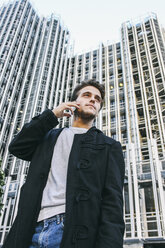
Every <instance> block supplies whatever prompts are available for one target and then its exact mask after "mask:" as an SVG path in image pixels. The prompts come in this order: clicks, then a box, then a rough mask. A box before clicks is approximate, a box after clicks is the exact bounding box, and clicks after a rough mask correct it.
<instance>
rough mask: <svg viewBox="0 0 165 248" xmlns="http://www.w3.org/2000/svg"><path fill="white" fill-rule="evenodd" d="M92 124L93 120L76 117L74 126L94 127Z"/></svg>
mask: <svg viewBox="0 0 165 248" xmlns="http://www.w3.org/2000/svg"><path fill="white" fill-rule="evenodd" d="M92 124H93V120H91V121H87V120H82V119H80V118H79V117H74V119H73V123H72V127H80V128H86V129H90V128H91V127H92Z"/></svg>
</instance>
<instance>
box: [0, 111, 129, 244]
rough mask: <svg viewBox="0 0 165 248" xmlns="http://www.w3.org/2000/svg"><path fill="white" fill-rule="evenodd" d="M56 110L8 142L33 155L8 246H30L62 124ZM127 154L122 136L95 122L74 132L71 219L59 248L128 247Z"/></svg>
mask: <svg viewBox="0 0 165 248" xmlns="http://www.w3.org/2000/svg"><path fill="white" fill-rule="evenodd" d="M57 124H58V120H57V118H56V116H55V115H54V114H53V112H52V111H51V110H46V111H44V112H43V113H42V114H41V115H39V116H36V117H34V118H33V119H32V121H31V122H30V123H27V124H25V125H24V127H23V129H22V130H21V131H20V133H19V134H18V135H17V136H16V137H15V138H14V140H13V141H12V142H11V144H10V146H9V151H10V152H11V153H12V154H14V155H15V156H16V157H18V158H21V159H23V160H27V161H31V164H30V167H29V172H28V175H27V179H26V182H25V184H24V185H23V187H22V189H21V195H20V200H19V206H18V213H17V217H16V219H15V221H14V224H13V226H12V228H11V230H10V232H9V234H8V236H7V238H6V241H5V243H4V245H3V248H28V247H29V245H30V242H31V239H32V235H33V232H34V228H35V225H36V222H37V219H38V215H39V211H40V207H41V200H42V193H43V190H44V187H45V185H46V182H47V178H48V173H49V170H50V165H51V158H52V155H53V150H54V145H55V143H56V140H57V138H58V135H59V134H60V132H61V131H62V129H53V128H54V127H55V126H56V125H57ZM123 182H124V159H123V154H122V149H121V144H120V142H117V141H115V140H114V139H112V138H109V137H107V136H105V135H104V134H103V133H102V132H101V131H100V130H98V129H97V128H96V127H92V128H90V129H89V130H88V131H87V132H86V133H85V134H75V137H74V141H73V145H72V149H71V153H70V157H69V162H68V171H67V186H66V219H65V226H64V233H63V238H62V242H61V246H60V248H122V247H123V233H124V221H123V195H122V191H123Z"/></svg>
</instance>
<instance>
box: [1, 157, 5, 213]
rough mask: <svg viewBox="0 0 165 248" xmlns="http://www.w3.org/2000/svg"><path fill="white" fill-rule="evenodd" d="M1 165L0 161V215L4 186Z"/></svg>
mask: <svg viewBox="0 0 165 248" xmlns="http://www.w3.org/2000/svg"><path fill="white" fill-rule="evenodd" d="M1 164H2V161H1V160H0V215H1V210H2V207H3V204H2V196H3V186H4V185H5V173H4V172H3V170H2V169H1Z"/></svg>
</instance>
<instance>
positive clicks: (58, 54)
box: [0, 0, 165, 248]
mask: <svg viewBox="0 0 165 248" xmlns="http://www.w3.org/2000/svg"><path fill="white" fill-rule="evenodd" d="M163 34H164V32H163V30H162V29H161V28H160V26H159V23H158V20H157V17H156V15H155V14H150V15H148V16H146V17H143V18H141V19H138V20H137V21H136V20H135V21H131V22H126V23H123V24H122V27H121V41H120V42H118V43H114V44H107V45H103V44H100V46H99V48H98V49H96V50H92V51H88V52H86V53H84V54H79V55H74V54H71V53H70V44H69V32H68V30H67V28H66V27H64V25H63V24H62V22H61V20H60V19H58V17H57V16H54V15H52V16H51V17H50V18H40V17H39V16H38V15H37V13H36V12H35V10H34V9H33V8H32V6H31V4H30V3H29V2H28V1H26V0H22V1H15V2H14V3H13V4H9V5H6V6H2V7H1V8H0V87H1V88H0V99H1V100H0V128H1V133H0V136H1V138H0V142H1V143H0V148H1V150H0V151H1V155H0V156H1V157H2V160H3V169H5V172H6V186H5V189H4V192H5V193H4V199H3V202H4V209H3V212H2V216H1V217H0V244H2V243H3V241H4V238H5V236H6V235H7V233H8V231H9V229H10V227H11V225H12V223H13V220H14V218H15V216H16V213H17V206H18V201H19V195H20V189H21V186H22V184H23V183H24V181H25V180H26V175H27V171H28V163H27V162H25V161H21V160H19V159H17V158H15V157H14V156H12V155H11V154H9V153H8V150H7V149H8V145H9V143H10V141H11V139H12V138H13V136H14V135H16V133H17V132H19V130H20V128H21V127H22V126H23V124H24V123H26V122H28V121H29V120H30V119H31V118H32V117H33V116H35V115H36V114H38V113H40V112H42V111H43V110H44V109H46V108H53V107H54V106H57V105H58V104H59V103H60V102H61V101H68V100H70V96H71V93H72V90H73V88H74V87H75V85H76V84H78V83H79V82H80V81H82V80H84V79H85V80H86V79H90V78H95V79H97V80H99V81H100V83H103V84H104V85H105V89H106V96H105V103H104V106H103V109H102V111H101V113H100V115H99V117H98V118H97V119H96V121H95V125H96V126H97V127H98V128H100V129H101V130H102V131H103V132H104V133H105V134H106V135H108V136H110V137H112V138H114V139H116V140H119V141H120V142H121V143H122V147H123V152H124V157H125V162H126V177H125V185H124V199H125V200H124V204H125V206H124V213H125V222H126V231H125V248H127V247H130V248H134V247H136V248H141V247H148V248H149V247H150V248H154V247H155V248H156V247H159V248H161V247H163V246H164V245H165V129H164V127H165V108H164V107H165V43H164V38H163ZM70 121H71V120H70V119H69V118H65V119H61V120H60V124H59V126H64V125H68V124H69V123H70Z"/></svg>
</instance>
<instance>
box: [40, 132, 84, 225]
mask: <svg viewBox="0 0 165 248" xmlns="http://www.w3.org/2000/svg"><path fill="white" fill-rule="evenodd" d="M87 130H88V129H86V128H77V127H69V128H64V129H63V130H62V132H61V133H60V135H59V137H58V139H57V142H56V145H55V147H54V152H53V156H52V161H51V169H50V172H49V176H48V180H47V184H46V186H45V189H44V191H43V196H42V203H41V210H40V213H39V217H38V221H41V220H44V219H47V218H50V217H52V216H54V215H57V214H60V213H65V199H66V197H65V193H66V178H67V168H68V160H69V155H70V151H71V148H72V144H73V139H74V134H81V133H85V132H87Z"/></svg>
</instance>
